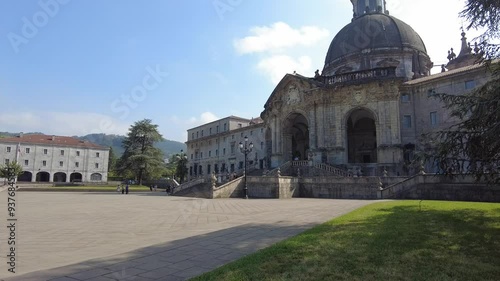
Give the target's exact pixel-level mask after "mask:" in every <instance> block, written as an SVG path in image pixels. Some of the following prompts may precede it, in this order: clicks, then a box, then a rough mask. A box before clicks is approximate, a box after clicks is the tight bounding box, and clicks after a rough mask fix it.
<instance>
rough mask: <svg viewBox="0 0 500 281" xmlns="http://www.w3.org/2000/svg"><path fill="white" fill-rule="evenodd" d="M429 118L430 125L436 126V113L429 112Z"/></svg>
mask: <svg viewBox="0 0 500 281" xmlns="http://www.w3.org/2000/svg"><path fill="white" fill-rule="evenodd" d="M430 118H431V125H432V126H436V125H437V123H438V120H437V112H436V111H434V112H431V114H430Z"/></svg>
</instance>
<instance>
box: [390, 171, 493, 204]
mask: <svg viewBox="0 0 500 281" xmlns="http://www.w3.org/2000/svg"><path fill="white" fill-rule="evenodd" d="M415 179H416V180H417V181H418V183H417V184H416V185H414V186H413V187H412V188H407V189H403V190H402V191H401V192H399V193H395V196H394V198H397V199H424V200H447V201H478V202H500V186H498V185H487V184H486V183H477V182H475V181H474V178H472V177H455V178H450V177H447V176H443V175H419V176H417V177H416V178H415Z"/></svg>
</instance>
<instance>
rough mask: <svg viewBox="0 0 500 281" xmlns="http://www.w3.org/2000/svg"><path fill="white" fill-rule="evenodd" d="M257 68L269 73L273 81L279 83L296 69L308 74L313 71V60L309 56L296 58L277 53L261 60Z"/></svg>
mask: <svg viewBox="0 0 500 281" xmlns="http://www.w3.org/2000/svg"><path fill="white" fill-rule="evenodd" d="M257 68H258V69H259V70H261V71H263V72H264V73H265V74H266V75H269V77H271V80H272V82H273V83H274V84H277V83H278V82H279V81H280V80H281V79H282V78H283V76H284V75H285V74H287V73H293V72H294V71H296V72H297V73H299V74H303V75H304V76H307V74H309V73H310V72H312V60H311V58H310V57H308V56H302V57H300V58H298V59H294V58H292V57H290V56H287V55H276V56H272V57H269V58H266V59H263V60H261V61H260V62H259V64H258V65H257Z"/></svg>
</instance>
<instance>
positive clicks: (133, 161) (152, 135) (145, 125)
mask: <svg viewBox="0 0 500 281" xmlns="http://www.w3.org/2000/svg"><path fill="white" fill-rule="evenodd" d="M162 140H163V137H162V135H161V134H160V133H159V132H158V125H154V124H152V123H151V120H150V119H144V120H141V121H137V122H135V123H134V125H132V126H131V127H130V129H129V132H128V134H127V136H126V137H125V139H124V140H123V148H124V149H125V152H124V153H123V155H122V157H121V158H120V160H119V163H118V170H119V172H120V174H122V175H125V174H127V173H131V174H132V175H134V176H135V178H136V179H137V180H138V181H139V184H140V185H142V181H143V179H144V178H149V179H151V178H155V177H159V176H161V175H162V174H163V171H164V162H163V152H162V151H161V150H159V149H158V148H156V147H154V144H155V143H156V142H159V141H162Z"/></svg>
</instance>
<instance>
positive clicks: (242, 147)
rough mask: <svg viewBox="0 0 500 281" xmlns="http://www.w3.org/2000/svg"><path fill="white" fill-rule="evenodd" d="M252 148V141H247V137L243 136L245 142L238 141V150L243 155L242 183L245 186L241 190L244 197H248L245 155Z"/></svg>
mask: <svg viewBox="0 0 500 281" xmlns="http://www.w3.org/2000/svg"><path fill="white" fill-rule="evenodd" d="M252 149H253V143H248V137H247V136H245V142H244V143H243V142H240V151H241V153H243V154H244V155H245V168H244V172H243V173H244V174H243V176H244V178H243V180H244V183H245V187H244V188H243V191H244V193H245V198H246V199H248V187H247V155H248V153H250V152H252Z"/></svg>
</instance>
